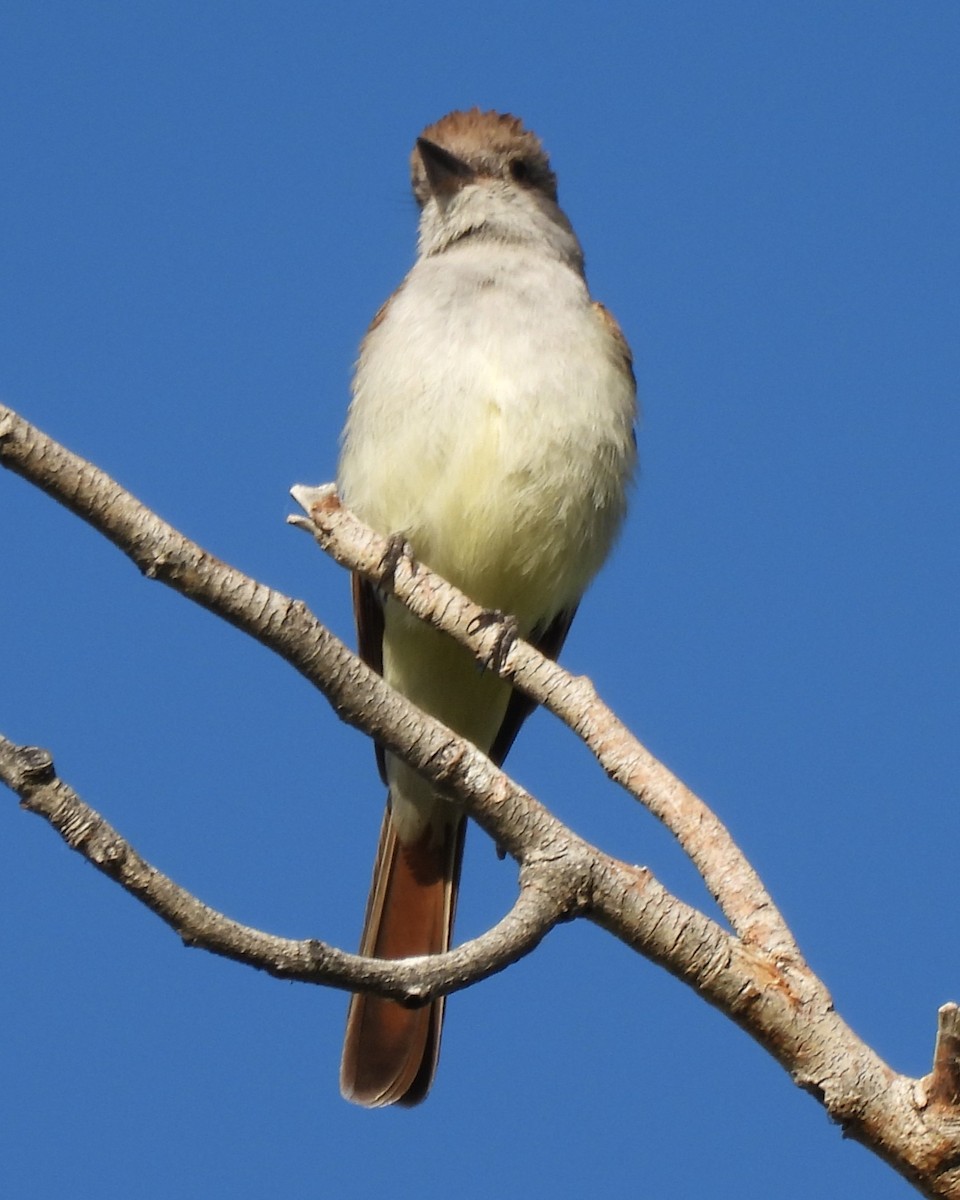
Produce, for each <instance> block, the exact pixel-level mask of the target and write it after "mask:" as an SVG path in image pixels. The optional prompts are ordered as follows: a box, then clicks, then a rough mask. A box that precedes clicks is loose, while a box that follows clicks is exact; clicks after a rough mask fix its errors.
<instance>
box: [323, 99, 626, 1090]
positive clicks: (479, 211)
mask: <svg viewBox="0 0 960 1200" xmlns="http://www.w3.org/2000/svg"><path fill="white" fill-rule="evenodd" d="M411 179H412V186H413V193H414V196H415V198H416V201H417V204H418V207H419V226H418V244H417V256H416V261H415V262H414V265H413V266H412V268H411V269H410V271H409V272H408V274H407V275H406V277H405V278H404V280H403V282H402V283H401V284H400V286H399V287H398V288H397V289H396V290H395V291H394V293H393V294H392V295H391V296H390V298H389V299H388V300H387V301H386V303H385V304H383V305H382V307H381V308H380V309H379V311H378V312H377V313H376V315H375V316H374V318H373V321H372V323H371V325H370V327H369V329H368V331H367V333H366V335H365V337H364V339H363V341H362V343H361V346H360V351H359V354H358V358H357V363H356V367H355V371H354V376H353V384H352V397H351V401H350V405H349V410H348V414H347V420H346V424H345V427H344V431H343V435H342V439H341V450H340V460H339V466H338V472H337V488H338V492H339V495H340V498H341V501H342V502H343V503H344V504H345V505H346V506H347V507H348V508H349V509H350V510H352V511H353V512H354V513H355V514H356V515H357V516H358V517H359V518H360V519H361V520H362V521H363V522H365V523H366V524H367V525H369V526H371V527H372V528H373V529H374V530H375V531H377V532H378V533H380V534H382V535H384V536H387V537H391V538H398V537H399V538H402V539H403V541H404V542H405V543H407V544H408V546H409V548H410V550H411V552H412V554H413V555H414V557H415V558H416V559H417V560H419V561H421V562H423V563H424V564H426V565H427V566H428V567H430V568H432V569H433V570H435V571H436V572H438V573H439V574H440V575H442V576H443V577H444V578H446V579H447V580H449V581H450V582H451V583H453V584H454V585H455V586H457V587H458V588H460V589H461V590H462V591H463V592H465V593H466V594H467V595H468V596H469V597H470V598H471V599H472V600H474V601H476V602H477V603H478V604H480V605H482V606H483V607H484V608H485V609H487V610H490V611H492V612H500V613H505V614H510V615H511V617H512V619H513V622H514V623H515V629H516V632H517V633H518V634H519V636H521V637H523V638H525V639H527V640H529V641H530V642H532V643H533V644H534V645H535V646H537V647H538V648H539V649H540V650H541V651H542V652H543V653H545V654H547V655H549V656H550V657H552V658H555V657H556V656H557V655H558V654H559V652H560V649H561V647H562V645H563V642H564V639H565V638H566V636H567V631H568V630H569V628H570V623H571V621H572V620H573V617H574V614H575V613H576V611H577V607H578V604H579V602H580V599H581V597H582V595H583V593H584V591H585V590H586V588H587V585H588V584H589V583H590V581H591V579H592V578H593V576H594V575H595V574H596V572H597V571H598V569H599V568H600V566H601V564H602V563H603V562H604V560H605V559H606V558H607V556H608V554H609V552H610V550H611V547H612V546H613V543H614V541H615V539H616V537H617V534H618V532H619V530H620V528H621V525H622V522H623V519H624V515H625V511H626V504H627V495H628V491H629V488H630V484H631V481H632V478H633V475H634V472H635V466H636V436H635V432H634V430H635V420H636V411H637V409H636V383H635V379H634V373H633V362H632V357H631V352H630V349H629V346H628V344H627V342H626V340H625V338H624V336H623V334H622V333H621V331H620V328H619V326H618V325H617V322H616V321H615V320H614V318H613V316H612V315H611V314H610V313H609V312H608V310H607V309H606V308H604V307H603V305H601V304H599V303H598V302H596V301H594V300H592V298H591V296H590V293H589V291H588V288H587V284H586V279H585V274H584V258H583V251H582V249H581V247H580V243H579V241H578V240H577V237H576V235H575V233H574V231H573V228H572V226H571V224H570V222H569V220H568V219H567V217H566V216H565V214H564V213H563V211H562V209H561V208H560V207H559V205H558V202H557V180H556V176H555V174H554V172H553V170H552V169H551V166H550V161H549V159H548V157H547V154H546V152H545V151H544V148H543V145H542V143H541V141H540V139H539V138H538V137H537V136H536V134H534V133H533V132H532V131H531V130H529V129H527V128H526V127H525V126H524V124H523V122H522V121H521V120H520V119H519V118H518V117H515V116H513V115H511V114H509V113H501V112H494V111H481V110H480V109H478V108H472V109H469V110H460V111H455V112H451V113H448V114H447V115H446V116H444V117H443V118H441V119H440V120H439V121H436V122H435V123H433V124H431V125H428V126H427V127H426V128H425V129H424V130H423V132H422V133H421V135H420V136H419V137H418V138H417V139H416V144H415V146H414V148H413V152H412V155H411ZM352 587H353V601H354V614H355V620H356V626H357V638H358V648H359V653H360V656H361V658H362V659H363V660H364V661H365V662H366V663H367V664H368V665H369V666H371V667H372V668H374V669H375V670H376V671H378V672H380V673H381V674H382V675H383V677H384V679H385V680H386V682H387V683H389V684H390V685H392V686H393V687H394V688H395V689H397V690H398V691H399V692H401V693H402V694H403V695H404V696H406V697H407V698H408V699H409V700H411V701H412V702H413V703H414V704H415V705H416V706H417V707H418V708H420V709H422V710H423V711H425V712H427V713H429V714H430V715H432V716H433V717H436V718H437V719H439V720H440V721H441V722H443V723H444V724H445V725H447V726H448V727H449V728H450V729H451V730H453V731H454V732H455V733H457V734H460V735H461V736H463V737H464V738H466V739H468V740H469V741H470V742H472V743H473V744H474V745H475V746H476V747H477V748H478V749H479V750H481V751H483V752H484V753H485V754H487V755H488V756H489V758H490V759H491V760H492V761H493V762H494V763H496V764H500V763H502V761H503V759H504V756H505V755H506V753H507V751H508V750H509V749H510V746H511V745H512V743H513V741H514V739H515V737H516V735H517V732H518V731H519V729H520V726H521V725H522V723H523V721H524V720H525V719H526V717H527V716H528V715H529V714H530V712H531V711H532V709H533V708H534V704H533V702H532V701H531V700H529V699H528V698H526V697H525V696H524V695H523V694H522V693H520V692H518V691H515V690H514V689H513V688H511V686H510V685H509V683H507V682H505V681H504V680H503V679H501V678H500V677H499V676H498V675H497V674H495V673H494V672H492V671H486V672H484V671H482V670H480V668H478V666H477V665H476V663H475V661H474V659H473V658H472V656H471V655H470V654H469V653H468V651H466V650H465V649H464V648H462V647H461V646H459V645H457V644H456V643H454V642H453V641H452V640H451V639H449V638H448V637H446V636H445V635H444V634H442V633H440V632H438V631H436V630H434V629H431V628H430V627H428V626H427V625H426V624H424V623H422V622H420V621H418V620H417V619H416V618H415V617H413V616H412V615H411V614H410V613H409V612H408V611H407V610H406V609H405V608H403V607H402V606H401V605H400V604H399V603H398V602H397V601H396V600H394V599H392V598H388V597H385V596H384V595H383V594H382V592H381V591H380V590H379V589H378V588H377V586H376V585H375V584H374V583H372V582H370V581H369V580H367V579H364V578H361V577H360V576H358V575H354V576H353V580H352ZM377 758H378V763H379V767H380V773H381V776H382V778H383V780H384V782H385V783H386V785H387V789H388V797H387V807H386V812H385V814H384V818H383V824H382V827H381V832H380V840H379V845H378V849H377V856H376V862H375V865H374V872H373V881H372V885H371V889H370V895H369V900H368V903H367V909H366V915H365V919H364V925H363V933H362V937H361V941H360V953H361V954H363V955H369V956H373V957H376V958H385V959H396V958H407V957H411V956H415V955H426V954H437V953H440V952H442V951H445V950H447V949H449V947H450V944H451V936H452V928H453V920H454V912H455V908H456V900H457V889H458V884H459V877H460V864H461V858H462V854H463V844H464V830H465V815H464V813H463V811H462V809H461V808H460V807H459V806H458V805H456V804H455V803H454V802H453V801H451V800H450V799H448V798H445V797H443V796H439V795H437V794H436V793H435V792H434V791H433V789H432V788H431V786H430V785H429V783H427V782H426V781H425V780H423V779H422V778H421V777H420V776H419V775H418V774H417V773H416V772H415V771H414V770H413V769H412V768H410V767H408V766H407V765H406V764H405V763H404V762H403V761H401V760H400V759H399V758H397V757H395V756H393V755H392V754H389V753H385V752H384V751H383V749H382V748H380V747H378V748H377ZM443 1017H444V1000H443V999H437V1000H434V1001H432V1002H431V1003H429V1004H427V1005H424V1006H422V1007H419V1008H410V1007H406V1006H403V1005H401V1004H398V1003H396V1002H395V1001H392V1000H387V999H383V998H381V997H377V996H373V995H370V994H364V993H358V994H355V995H353V996H352V997H351V1000H350V1005H349V1011H348V1016H347V1028H346V1035H345V1039H344V1048H343V1056H342V1060H341V1069H340V1087H341V1092H342V1094H343V1096H344V1097H345V1098H346V1099H348V1100H350V1101H353V1102H354V1103H357V1104H360V1105H363V1106H366V1107H380V1106H384V1105H391V1104H398V1105H403V1106H411V1105H414V1104H417V1103H419V1102H420V1101H421V1100H423V1099H424V1097H425V1096H426V1095H427V1092H428V1091H429V1089H430V1086H431V1084H432V1082H433V1079H434V1075H435V1072H436V1067H437V1059H438V1055H439V1050H440V1036H441V1030H442V1026H443Z"/></svg>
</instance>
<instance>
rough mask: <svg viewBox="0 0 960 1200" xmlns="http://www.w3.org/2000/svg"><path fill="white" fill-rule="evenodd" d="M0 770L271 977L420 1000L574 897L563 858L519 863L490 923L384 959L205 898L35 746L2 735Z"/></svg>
mask: <svg viewBox="0 0 960 1200" xmlns="http://www.w3.org/2000/svg"><path fill="white" fill-rule="evenodd" d="M0 780H2V781H3V782H4V783H5V784H6V785H7V786H8V787H9V788H10V789H11V790H12V791H14V792H16V793H17V795H18V796H19V797H20V800H21V805H22V807H23V808H24V809H26V811H27V812H32V813H36V814H37V815H38V816H41V817H43V818H45V819H46V820H47V821H48V822H49V823H50V825H52V826H53V828H54V829H55V830H56V831H57V832H58V833H59V834H60V836H61V837H62V838H63V840H64V841H65V842H66V843H67V845H68V846H69V847H70V848H71V849H72V850H76V851H77V853H78V854H81V855H83V857H84V858H85V859H87V861H88V862H90V863H92V864H93V865H94V866H95V867H96V868H97V870H98V871H102V872H103V874H104V875H106V876H107V877H108V878H110V879H112V880H114V882H116V883H118V884H120V886H121V887H122V888H123V889H124V890H125V891H127V892H129V893H130V895H131V896H134V897H135V898H136V899H137V900H139V901H140V902H141V903H142V904H145V905H146V906H147V908H149V909H151V910H152V911H153V912H155V913H156V914H157V916H158V917H160V918H161V919H162V920H164V921H165V922H166V923H167V924H168V925H169V926H170V927H171V928H172V929H173V930H175V931H176V932H177V933H178V934H179V935H180V937H181V938H182V939H183V941H184V942H185V943H186V944H187V945H188V946H195V947H198V948H200V949H203V950H209V951H211V952H212V953H214V954H219V955H222V956H223V957H224V958H232V959H236V960H237V961H238V962H243V963H246V964H247V965H248V966H253V967H257V968H258V969H260V970H263V971H267V972H268V973H269V974H271V975H275V976H276V977H277V978H278V979H296V980H299V981H300V982H302V983H316V984H325V985H327V986H329V987H339V988H344V989H346V990H348V991H357V990H362V989H368V990H371V991H376V992H377V993H378V994H379V995H383V996H389V997H390V998H391V999H394V1000H400V1001H403V1002H405V1003H418V1004H419V1003H426V1002H427V1001H429V1000H432V999H433V998H434V997H435V996H438V995H442V994H446V993H448V992H452V991H459V990H460V989H461V988H465V987H468V986H469V985H470V984H472V983H476V982H477V981H478V980H481V979H486V978H487V977H488V976H490V975H494V974H496V972H498V971H502V970H503V969H504V967H507V966H509V965H510V964H511V963H513V962H516V961H517V960H518V959H520V958H522V957H524V955H526V954H529V953H530V951H531V950H533V949H535V947H536V946H538V945H539V943H540V942H541V941H542V939H543V937H544V935H545V934H546V933H547V932H548V931H549V930H550V929H551V928H552V927H553V926H554V925H555V924H556V923H557V921H559V920H561V919H563V918H565V917H567V916H570V915H572V914H573V913H574V912H575V911H576V909H577V908H578V907H579V906H578V902H577V892H578V890H579V889H578V880H577V878H576V876H575V874H574V872H573V871H571V869H570V864H569V863H568V862H567V861H558V860H547V861H538V862H536V864H535V865H534V866H533V867H531V868H526V869H524V871H522V872H521V879H520V885H521V886H520V895H519V897H518V899H517V902H516V904H515V905H514V906H513V908H512V909H511V910H510V912H509V913H508V914H507V915H506V916H505V917H504V918H503V919H502V920H501V921H499V922H498V923H497V924H496V925H495V926H493V928H492V929H490V930H488V931H487V932H486V933H484V934H482V935H481V936H480V937H478V938H474V939H472V940H471V941H468V942H464V943H463V944H462V945H460V946H458V947H457V948H456V949H455V950H451V951H450V952H449V953H447V954H436V955H430V956H427V957H421V958H408V959H402V960H392V961H387V960H384V959H376V958H363V957H361V956H360V955H357V954H348V953H347V952H346V951H343V950H339V949H337V948H336V947H334V946H330V945H327V944H326V943H325V942H321V941H317V940H316V939H313V938H310V939H305V940H301V941H296V940H293V939H291V938H283V937H276V936H274V935H272V934H267V933H262V932H261V931H260V930H258V929H251V928H250V927H249V926H246V925H241V924H240V923H239V922H237V921H233V920H231V919H230V918H229V917H226V916H224V915H223V913H220V912H217V911H216V910H215V909H212V908H210V907H209V906H208V905H206V904H203V903H202V902H201V901H200V900H198V899H197V898H196V897H195V896H193V895H191V893H189V892H187V891H185V890H184V889H183V888H181V887H179V886H178V885H177V884H176V883H174V882H173V880H172V879H170V878H169V877H168V876H166V875H164V874H163V873H162V872H160V871H158V870H157V869H156V867H153V866H151V865H150V863H148V862H146V861H145V860H144V859H143V858H141V857H140V855H139V854H138V853H137V852H136V850H134V849H133V847H132V846H131V845H130V844H129V843H128V842H127V841H125V840H124V838H123V837H121V835H120V834H119V833H118V832H117V831H116V830H115V829H114V828H112V826H110V825H109V824H108V823H107V822H106V821H105V820H104V819H103V817H101V816H100V814H99V813H97V812H94V810H93V809H92V808H90V807H89V806H88V805H87V804H85V803H84V802H83V801H82V800H81V799H80V797H79V796H78V795H77V794H76V792H74V791H73V789H72V788H70V787H69V786H68V785H67V784H65V783H64V782H63V781H62V780H60V779H58V778H57V775H56V772H55V770H54V765H53V759H52V758H51V756H50V754H49V753H48V752H47V751H46V750H42V749H40V748H38V747H36V746H16V745H14V744H13V743H12V742H10V741H9V740H8V739H7V738H5V737H3V736H2V735H0Z"/></svg>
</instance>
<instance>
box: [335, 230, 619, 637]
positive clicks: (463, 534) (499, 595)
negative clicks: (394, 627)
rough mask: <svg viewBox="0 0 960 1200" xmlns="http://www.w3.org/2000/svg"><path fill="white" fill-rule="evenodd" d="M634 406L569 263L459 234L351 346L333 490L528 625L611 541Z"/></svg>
mask: <svg viewBox="0 0 960 1200" xmlns="http://www.w3.org/2000/svg"><path fill="white" fill-rule="evenodd" d="M633 417H634V394H633V385H632V380H631V378H630V377H629V373H628V372H627V371H626V369H625V367H624V364H623V360H622V354H621V353H620V352H619V351H618V348H617V346H616V345H615V343H614V339H613V337H612V335H611V334H610V332H609V330H608V329H607V328H606V326H605V324H604V323H603V321H602V320H601V319H600V318H599V317H598V316H597V313H596V311H595V310H594V308H593V307H592V305H591V303H590V299H589V295H588V293H587V290H586V286H585V284H584V282H583V280H582V278H581V277H580V275H579V274H578V273H577V272H575V271H573V270H571V269H570V267H569V266H567V265H565V264H563V263H561V262H559V261H557V260H555V259H553V258H552V257H548V256H544V255H542V254H538V253H536V252H535V251H534V250H531V249H529V248H526V247H522V246H497V245H494V244H491V243H490V242H482V243H475V242H472V241H470V240H469V239H468V240H467V241H465V242H464V243H462V244H460V245H457V246H453V247H450V248H449V249H448V250H446V251H445V252H444V253H443V254H440V255H437V256H435V257H432V258H427V259H423V260H421V261H419V262H418V263H417V265H416V266H415V267H414V268H413V270H412V271H411V273H410V275H409V276H408V277H407V279H406V281H405V283H404V285H403V287H402V288H401V289H400V290H399V292H397V293H396V294H395V296H394V298H393V299H392V301H391V302H390V305H389V307H388V309H387V312H386V314H385V315H384V318H383V319H382V320H381V322H380V323H379V324H378V325H376V326H375V328H374V329H373V330H372V331H371V333H370V334H369V335H368V338H367V340H366V341H365V343H364V346H363V349H362V351H361V356H360V361H359V363H358V365H357V371H356V376H355V379H354V398H353V403H352V405H351V408H350V414H349V418H348V422H347V427H346V430H345V435H344V445H343V453H342V457H341V463H340V471H339V484H340V490H341V495H342V496H343V498H344V501H345V503H346V504H347V505H348V506H349V507H350V508H352V509H353V510H354V511H356V513H357V514H358V515H359V516H360V517H361V518H362V519H363V520H365V521H366V522H367V523H369V524H370V525H372V526H373V527H374V528H376V529H377V530H378V531H380V532H381V533H384V534H390V533H397V532H402V533H403V534H404V535H405V536H406V537H407V538H408V539H409V540H410V542H411V544H412V546H413V548H414V550H415V552H416V554H417V555H418V556H419V557H420V558H422V559H423V560H424V561H425V562H426V563H427V564H428V565H430V566H432V567H434V568H435V569H436V570H437V571H439V572H440V573H441V574H442V575H444V576H445V577H447V578H449V579H450V580H451V581H452V582H454V583H456V584H457V585H458V586H460V587H461V588H463V590H464V591H466V592H467V593H468V594H469V595H471V596H472V597H473V598H474V599H475V600H477V601H479V602H480V603H482V604H484V605H486V606H489V607H495V608H500V609H503V610H505V611H508V612H512V613H514V614H515V615H517V616H518V617H520V618H521V622H522V624H523V625H524V626H528V627H529V626H530V625H532V624H533V623H535V622H536V621H539V620H542V619H544V618H548V617H550V616H553V615H554V614H555V613H556V612H559V611H560V610H561V609H563V608H566V607H569V606H570V605H571V604H573V603H575V602H576V600H577V599H579V597H580V595H581V594H582V592H583V590H584V588H585V587H586V585H587V583H588V582H589V580H590V578H591V576H592V575H593V574H594V572H595V571H596V570H597V568H598V567H599V565H600V563H601V562H602V561H603V559H604V557H605V556H606V554H607V552H608V550H609V548H610V544H611V542H612V540H613V538H614V537H615V535H616V531H617V528H618V527H619V524H620V522H621V519H622V516H623V511H624V493H625V488H626V486H627V483H628V480H629V477H630V474H631V473H632V469H633V463H634V451H633V441H632V423H633Z"/></svg>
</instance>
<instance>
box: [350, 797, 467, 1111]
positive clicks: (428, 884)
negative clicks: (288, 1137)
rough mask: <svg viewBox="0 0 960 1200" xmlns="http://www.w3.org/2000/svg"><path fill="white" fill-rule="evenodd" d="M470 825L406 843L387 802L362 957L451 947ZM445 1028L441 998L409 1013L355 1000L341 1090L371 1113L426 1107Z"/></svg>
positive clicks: (435, 828) (364, 998)
mask: <svg viewBox="0 0 960 1200" xmlns="http://www.w3.org/2000/svg"><path fill="white" fill-rule="evenodd" d="M444 816H445V817H446V816H447V813H444ZM464 827H465V822H464V819H463V817H461V816H459V815H455V816H453V819H452V820H450V819H444V820H443V822H442V824H440V825H431V826H430V827H428V829H427V830H426V832H425V833H424V835H423V836H422V837H421V838H420V840H419V841H417V842H414V843H413V844H412V845H410V846H404V845H403V843H402V842H401V841H400V839H399V837H398V836H397V831H396V827H395V826H394V824H393V821H392V819H391V817H390V805H389V803H388V805H387V811H386V813H385V814H384V818H383V825H382V827H381V830H380V845H379V847H378V849H377V859H376V863H375V865H374V868H373V883H372V885H371V889H370V898H369V900H368V901H367V913H366V917H365V918H364V923H363V937H362V938H361V942H360V953H361V954H365V955H371V956H373V957H374V958H410V957H412V956H413V955H420V954H439V953H441V952H442V951H444V950H447V949H449V947H450V935H451V930H452V928H453V916H454V910H455V908H456V901H457V885H458V883H459V879H460V861H461V858H462V856H463V837H464ZM442 1028H443V999H442V998H441V999H440V1000H434V1001H433V1002H432V1003H431V1004H427V1005H424V1006H423V1007H421V1008H405V1007H404V1006H403V1005H401V1004H397V1003H396V1002H395V1001H393V1000H384V999H381V998H380V997H379V996H371V995H363V994H358V995H355V996H353V997H351V1000H350V1009H349V1012H348V1013H347V1032H346V1037H345V1038H344V1043H343V1058H342V1060H341V1063H340V1091H341V1092H342V1093H343V1095H344V1097H345V1098H346V1099H347V1100H352V1101H353V1103H354V1104H362V1105H364V1106H366V1107H367V1108H378V1107H380V1106H382V1105H386V1104H402V1105H413V1104H419V1103H420V1101H421V1100H422V1099H423V1098H424V1097H425V1096H426V1094H427V1092H428V1091H429V1090H430V1085H431V1083H432V1082H433V1076H434V1073H435V1071H436V1069H437V1058H438V1056H439V1054H440V1033H441V1030H442Z"/></svg>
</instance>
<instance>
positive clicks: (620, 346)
mask: <svg viewBox="0 0 960 1200" xmlns="http://www.w3.org/2000/svg"><path fill="white" fill-rule="evenodd" d="M592 308H593V313H594V316H595V317H596V319H597V320H598V321H599V323H600V326H601V328H602V329H603V331H604V332H605V333H606V335H607V336H608V337H609V338H610V340H611V342H612V343H613V349H614V354H615V356H616V357H617V358H618V359H619V361H620V363H621V365H622V367H623V369H624V371H625V372H626V373H627V374H628V375H629V376H630V378H631V379H632V380H633V384H634V387H636V377H635V376H634V373H633V351H632V350H631V349H630V343H629V342H628V341H627V339H626V338H625V337H624V336H623V330H622V329H621V328H620V323H619V322H618V321H617V318H616V317H615V316H614V315H613V313H612V312H611V311H610V309H609V308H607V306H606V305H605V304H601V303H600V301H599V300H594V301H593V304H592Z"/></svg>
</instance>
